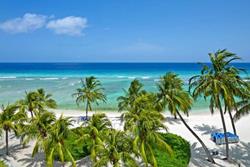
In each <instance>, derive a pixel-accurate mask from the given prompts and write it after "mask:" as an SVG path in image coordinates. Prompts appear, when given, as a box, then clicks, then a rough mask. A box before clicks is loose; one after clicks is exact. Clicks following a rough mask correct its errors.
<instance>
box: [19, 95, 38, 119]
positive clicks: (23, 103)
mask: <svg viewBox="0 0 250 167" xmlns="http://www.w3.org/2000/svg"><path fill="white" fill-rule="evenodd" d="M39 103H40V101H39V100H38V94H37V92H35V91H33V92H25V98H24V99H22V100H20V101H19V102H18V105H19V110H20V111H22V112H27V111H28V112H29V113H30V115H31V118H33V117H34V112H36V111H37V109H38V106H41V103H40V104H39Z"/></svg>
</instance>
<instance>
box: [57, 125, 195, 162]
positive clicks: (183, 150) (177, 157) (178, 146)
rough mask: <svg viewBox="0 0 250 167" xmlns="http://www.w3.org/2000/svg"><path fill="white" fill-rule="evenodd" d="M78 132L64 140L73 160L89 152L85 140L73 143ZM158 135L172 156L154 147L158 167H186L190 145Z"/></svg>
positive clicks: (182, 140)
mask: <svg viewBox="0 0 250 167" xmlns="http://www.w3.org/2000/svg"><path fill="white" fill-rule="evenodd" d="M81 128H82V127H81ZM78 130H79V128H76V129H72V131H71V132H70V135H69V137H68V138H67V139H66V140H65V145H66V147H67V148H68V149H69V150H70V152H71V153H72V156H73V157H74V159H75V160H79V159H81V158H83V157H86V156H89V155H90V150H89V149H88V146H87V145H88V144H87V143H90V141H89V140H86V141H85V143H76V142H75V141H76V140H77V139H78V138H79V137H78V135H76V133H75V132H76V131H78ZM82 130H83V129H82ZM160 135H161V136H162V138H163V140H164V141H165V142H166V143H168V145H169V146H170V147H171V148H172V150H173V153H174V156H173V158H170V157H169V155H168V153H166V151H163V150H161V149H158V148H156V147H155V148H154V149H153V150H154V152H155V157H156V160H157V163H158V167H177V166H178V167H187V166H188V163H189V160H190V157H191V152H190V144H189V143H188V142H187V141H186V140H185V139H183V138H182V137H180V136H177V135H175V134H171V133H160ZM86 142H87V143H86ZM56 157H57V158H56V159H59V157H58V156H56ZM65 161H70V158H69V157H67V156H65Z"/></svg>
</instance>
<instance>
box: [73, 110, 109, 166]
mask: <svg viewBox="0 0 250 167" xmlns="http://www.w3.org/2000/svg"><path fill="white" fill-rule="evenodd" d="M83 125H84V126H85V127H84V128H79V129H78V131H77V132H76V133H77V134H78V136H79V139H78V140H77V142H78V143H82V142H85V141H89V142H90V143H88V144H89V150H90V158H91V159H92V161H93V162H96V159H97V155H96V152H97V150H96V148H97V145H101V144H102V139H103V136H104V135H106V134H107V133H108V131H109V129H110V128H111V127H112V125H111V122H110V120H109V119H108V118H107V117H106V115H105V114H104V113H99V114H93V116H92V117H91V119H90V120H89V121H87V122H86V124H83Z"/></svg>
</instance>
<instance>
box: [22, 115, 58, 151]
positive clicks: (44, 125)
mask: <svg viewBox="0 0 250 167" xmlns="http://www.w3.org/2000/svg"><path fill="white" fill-rule="evenodd" d="M55 120H56V117H55V114H54V113H52V112H48V111H43V112H38V113H37V114H36V117H34V118H33V119H32V120H29V121H28V124H25V125H23V128H22V132H23V133H22V135H21V139H22V144H23V145H26V144H27V143H28V142H29V141H30V140H36V143H35V146H34V149H33V156H34V153H36V152H37V151H38V150H36V149H37V148H39V145H41V144H42V143H43V140H44V139H45V138H46V137H47V136H48V133H49V131H50V129H51V128H52V124H53V123H54V121H55Z"/></svg>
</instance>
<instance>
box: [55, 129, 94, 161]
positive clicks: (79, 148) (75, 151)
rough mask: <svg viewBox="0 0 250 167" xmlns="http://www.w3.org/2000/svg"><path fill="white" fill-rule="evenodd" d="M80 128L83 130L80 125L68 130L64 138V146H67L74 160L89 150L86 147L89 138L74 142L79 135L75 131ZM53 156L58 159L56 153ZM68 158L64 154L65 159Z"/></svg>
mask: <svg viewBox="0 0 250 167" xmlns="http://www.w3.org/2000/svg"><path fill="white" fill-rule="evenodd" d="M80 129H81V130H83V131H84V129H83V128H82V127H80V128H76V129H72V130H71V131H70V132H69V135H68V137H67V139H65V147H66V148H68V150H69V151H70V152H71V154H72V156H73V157H74V159H75V160H79V159H81V158H83V157H86V156H88V155H90V151H89V149H88V145H89V143H90V140H86V141H84V142H82V143H78V142H76V141H77V140H78V139H79V136H78V135H77V134H76V131H79V130H80ZM55 157H56V159H58V160H59V155H56V156H55ZM70 160H71V159H70V157H69V156H68V155H67V154H66V155H65V161H70Z"/></svg>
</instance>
